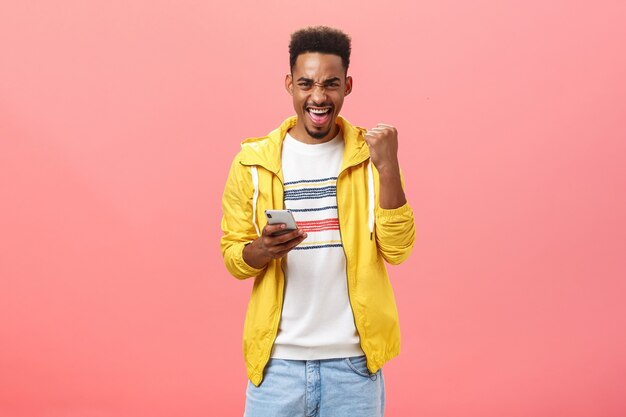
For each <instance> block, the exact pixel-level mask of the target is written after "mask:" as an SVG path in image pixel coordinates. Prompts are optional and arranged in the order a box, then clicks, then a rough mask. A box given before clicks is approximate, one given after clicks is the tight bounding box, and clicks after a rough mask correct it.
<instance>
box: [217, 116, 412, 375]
mask: <svg viewBox="0 0 626 417" xmlns="http://www.w3.org/2000/svg"><path fill="white" fill-rule="evenodd" d="M337 123H338V124H339V126H340V127H341V130H342V132H343V137H344V141H345V151H344V156H343V163H342V167H341V171H340V174H339V176H338V178H337V207H338V209H337V210H338V214H339V225H340V230H341V237H342V241H343V247H344V251H345V254H346V268H347V271H346V272H347V277H348V293H349V297H350V304H351V306H352V312H353V314H354V321H355V325H356V328H357V331H358V332H359V337H360V340H361V348H362V349H363V352H364V353H365V355H366V356H367V367H368V368H369V370H370V371H371V372H372V373H374V372H376V371H377V370H378V369H379V368H381V367H382V365H383V364H384V363H385V362H387V361H388V360H390V359H391V358H393V357H394V356H396V355H398V353H399V351H400V328H399V325H398V312H397V309H396V303H395V298H394V295H393V290H392V288H391V283H390V282H389V278H388V276H387V270H386V267H385V264H384V262H383V261H384V260H385V261H387V262H389V263H391V264H399V263H400V262H402V261H404V260H405V259H406V258H407V257H408V256H409V253H410V252H411V249H412V247H413V242H414V240H415V226H414V223H413V211H412V210H411V207H410V206H409V205H408V203H407V204H405V205H403V206H402V207H399V208H397V209H383V208H381V207H379V205H378V199H377V198H375V199H372V200H371V202H369V200H368V198H369V196H372V194H373V195H374V196H376V197H377V196H378V173H377V171H376V170H375V169H372V164H370V163H369V148H368V146H367V144H366V143H365V140H364V139H363V134H364V133H365V132H366V130H365V129H362V128H359V127H355V126H352V125H351V124H350V123H349V122H348V121H346V120H345V119H343V118H342V117H341V116H340V117H338V118H337ZM295 124H296V117H295V116H294V117H291V118H289V119H287V120H285V121H284V122H283V123H282V124H281V125H280V127H279V128H278V129H276V130H274V131H272V132H270V133H269V135H267V136H264V137H260V138H250V139H246V140H245V141H244V142H243V143H242V145H241V151H240V152H239V153H238V154H237V156H236V157H235V159H234V160H233V163H232V165H231V168H230V172H229V175H228V180H227V181H226V187H225V189H224V195H223V198H222V209H223V217H222V231H223V232H224V234H223V236H222V239H221V249H222V255H223V257H224V263H225V264H226V268H227V269H228V271H229V272H230V273H231V274H232V275H233V276H235V277H236V278H239V279H245V278H249V277H255V280H254V286H253V288H252V294H251V296H250V302H249V304H248V311H247V313H246V320H245V325H244V332H243V333H244V334H243V351H244V357H245V361H246V369H247V374H248V378H250V381H252V383H253V384H255V385H257V386H258V385H259V384H260V383H261V381H262V379H263V369H264V368H265V365H266V364H267V362H268V360H269V358H270V354H271V351H272V345H273V343H274V339H275V338H276V333H277V331H278V325H279V322H280V316H281V311H282V305H283V294H284V292H283V290H284V282H285V280H284V274H283V270H282V267H281V260H280V259H275V260H272V261H271V262H270V263H269V264H268V265H267V266H266V267H265V268H262V269H257V268H253V267H251V266H250V265H248V264H246V262H245V261H244V260H243V257H242V253H243V248H244V246H245V245H246V244H248V243H250V242H252V241H253V240H254V239H256V238H257V237H258V232H259V230H262V229H263V227H264V226H265V224H266V219H265V214H264V210H266V209H282V208H284V205H283V175H282V170H281V149H282V142H283V139H284V138H285V133H286V132H287V131H288V130H289V129H290V128H292V127H293V126H295ZM255 183H256V186H255ZM368 184H369V187H368ZM371 188H373V189H374V193H372V192H371V191H369V190H371ZM374 224H375V227H374ZM368 226H369V227H368ZM372 229H373V233H372V232H371V230H372Z"/></svg>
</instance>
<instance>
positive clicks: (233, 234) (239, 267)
mask: <svg viewBox="0 0 626 417" xmlns="http://www.w3.org/2000/svg"><path fill="white" fill-rule="evenodd" d="M253 193H254V190H253V186H252V178H251V175H250V170H249V169H248V167H246V166H244V165H242V164H241V163H240V162H239V158H238V157H235V159H234V160H233V163H232V165H231V167H230V172H229V173H228V179H227V180H226V186H225V188H224V194H223V195H222V232H223V234H222V239H221V241H220V246H221V249H222V257H223V258H224V264H225V265H226V269H228V272H230V273H231V274H232V275H233V276H234V277H235V278H238V279H246V278H250V277H256V276H257V275H259V274H260V273H261V272H262V271H263V270H264V269H265V268H261V269H257V268H253V267H251V266H250V265H248V264H247V263H246V262H245V261H244V260H243V248H244V247H245V246H246V245H247V244H248V243H250V242H252V241H253V240H255V239H256V238H257V237H258V236H257V233H256V229H255V228H254V224H253V223H252V195H253Z"/></svg>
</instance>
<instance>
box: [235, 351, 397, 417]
mask: <svg viewBox="0 0 626 417" xmlns="http://www.w3.org/2000/svg"><path fill="white" fill-rule="evenodd" d="M384 411H385V381H384V379H383V373H382V370H379V371H378V372H376V373H375V374H371V373H370V372H369V370H368V369H367V367H366V362H365V356H356V357H351V358H341V359H323V360H313V361H299V360H285V359H270V361H269V362H268V364H267V366H266V368H265V376H264V378H263V382H261V385H259V386H258V387H256V386H254V384H252V383H251V382H250V381H248V389H247V390H246V411H245V413H244V417H355V416H358V417H382V416H383V414H384Z"/></svg>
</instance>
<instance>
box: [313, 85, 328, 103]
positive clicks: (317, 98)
mask: <svg viewBox="0 0 626 417" xmlns="http://www.w3.org/2000/svg"><path fill="white" fill-rule="evenodd" d="M311 99H312V100H313V101H314V102H316V103H323V102H324V101H326V88H325V87H324V84H321V83H314V84H313V90H312V91H311Z"/></svg>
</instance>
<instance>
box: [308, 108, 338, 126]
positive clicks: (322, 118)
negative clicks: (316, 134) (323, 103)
mask: <svg viewBox="0 0 626 417" xmlns="http://www.w3.org/2000/svg"><path fill="white" fill-rule="evenodd" d="M306 112H307V113H308V115H309V117H310V118H311V121H313V124H314V125H316V126H322V125H325V124H327V123H328V121H329V120H330V115H331V114H332V107H330V106H327V107H312V106H309V107H307V108H306Z"/></svg>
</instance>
